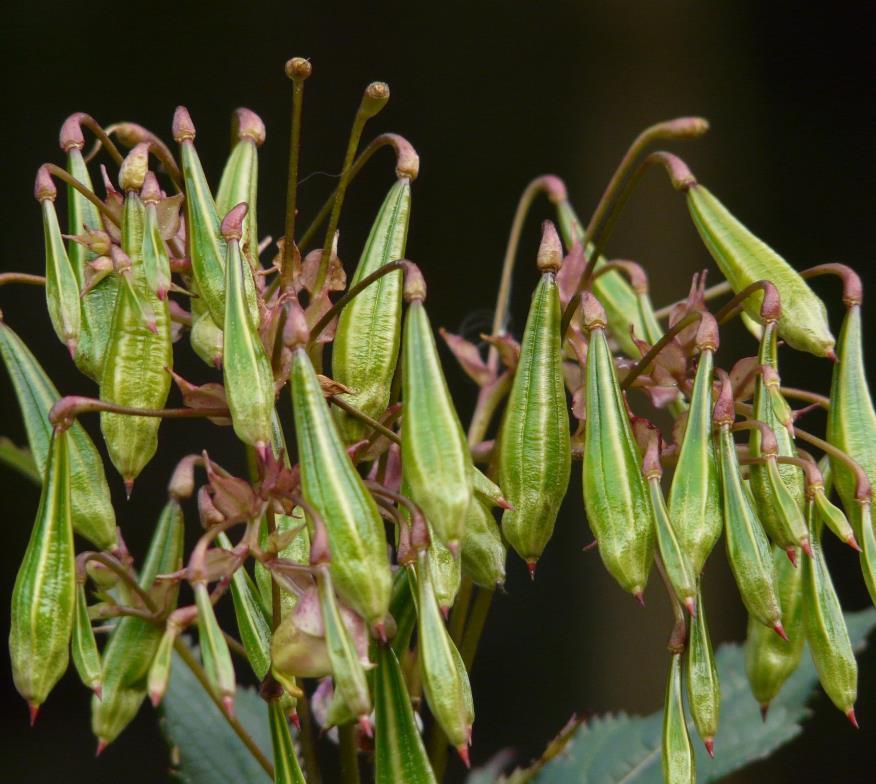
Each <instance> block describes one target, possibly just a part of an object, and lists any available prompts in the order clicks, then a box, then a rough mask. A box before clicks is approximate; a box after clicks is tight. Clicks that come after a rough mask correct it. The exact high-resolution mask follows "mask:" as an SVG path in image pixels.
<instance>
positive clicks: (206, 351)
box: [189, 281, 225, 368]
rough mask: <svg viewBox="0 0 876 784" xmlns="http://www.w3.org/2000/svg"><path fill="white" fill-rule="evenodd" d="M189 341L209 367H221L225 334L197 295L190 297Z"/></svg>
mask: <svg viewBox="0 0 876 784" xmlns="http://www.w3.org/2000/svg"><path fill="white" fill-rule="evenodd" d="M192 283H194V281H192ZM193 288H196V287H193ZM193 293H194V294H197V291H196V290H195V291H193ZM189 343H190V344H191V346H192V349H193V350H194V352H195V354H197V355H198V356H199V357H200V358H201V359H202V360H204V362H206V363H207V364H208V365H210V367H215V368H221V367H222V357H223V354H224V353H225V336H224V335H223V334H222V330H221V329H220V328H219V327H217V326H216V323H215V322H214V321H213V319H212V317H211V316H210V313H209V311H208V310H207V306H206V305H204V303H203V302H202V301H201V298H200V297H199V296H197V297H193V298H192V329H191V332H189Z"/></svg>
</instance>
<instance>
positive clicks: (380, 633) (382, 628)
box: [374, 609, 447, 645]
mask: <svg viewBox="0 0 876 784" xmlns="http://www.w3.org/2000/svg"><path fill="white" fill-rule="evenodd" d="M442 611H443V609H442ZM444 617H445V618H446V617H447V616H446V615H445V616H444ZM374 635H375V636H376V637H377V639H378V640H380V642H381V643H382V644H383V645H386V643H387V641H388V638H387V636H386V624H385V623H384V622H383V621H378V622H377V623H375V624H374Z"/></svg>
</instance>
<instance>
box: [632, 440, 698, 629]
mask: <svg viewBox="0 0 876 784" xmlns="http://www.w3.org/2000/svg"><path fill="white" fill-rule="evenodd" d="M642 475H643V476H644V477H645V481H646V482H647V483H648V492H649V495H650V498H651V514H652V517H653V520H654V531H655V533H656V539H657V548H658V550H659V551H660V557H661V558H662V559H663V566H664V568H665V569H666V575H667V577H669V582H670V584H671V585H672V589H673V591H674V592H675V595H676V597H677V598H678V601H679V602H681V603H682V604H683V605H684V606H685V607H686V608H687V610H688V612H689V613H690V614H691V615H696V594H697V584H696V578H695V577H694V574H693V570H692V569H691V566H690V562H689V561H688V558H687V554H686V553H685V552H684V550H682V548H681V544H680V543H679V539H678V536H677V535H676V533H675V525H674V523H673V521H672V520H670V519H669V512H668V511H667V509H666V501H665V499H664V498H663V490H662V488H661V487H660V478H661V477H662V476H663V469H662V468H661V466H660V441H659V437H658V436H656V435H655V436H653V437H652V438H651V439H650V441H649V443H648V448H647V450H646V452H645V457H644V460H643V462H642Z"/></svg>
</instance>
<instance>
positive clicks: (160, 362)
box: [100, 193, 173, 494]
mask: <svg viewBox="0 0 876 784" xmlns="http://www.w3.org/2000/svg"><path fill="white" fill-rule="evenodd" d="M144 217H145V211H144V208H143V203H142V202H141V201H140V199H139V197H138V196H137V195H136V194H134V193H129V194H128V195H127V197H126V198H125V209H124V217H123V219H122V245H123V250H124V252H125V253H126V254H127V255H128V256H129V257H130V259H131V265H132V272H133V282H132V283H133V287H134V288H135V290H136V294H135V293H134V292H132V290H131V287H130V286H123V287H122V290H121V291H120V293H119V297H118V300H117V301H116V309H115V312H114V313H113V323H112V328H111V333H112V339H111V340H110V343H109V345H108V347H107V352H106V357H105V359H104V367H103V376H102V377H101V381H100V397H101V400H105V401H107V402H109V403H116V404H119V405H123V406H132V407H136V408H162V407H163V406H164V403H165V402H166V400H167V396H168V394H169V392H170V380H171V379H170V374H169V373H168V372H167V370H166V368H167V369H169V368H172V367H173V346H172V339H171V329H170V312H169V310H168V307H167V302H162V301H161V300H159V299H158V298H157V297H156V296H155V294H154V293H153V292H152V291H150V290H149V287H148V286H147V285H146V278H145V273H144V270H143V261H142V247H143V229H144ZM137 295H139V297H141V298H142V299H143V300H144V301H145V302H146V303H147V304H148V305H149V307H150V309H151V310H152V312H153V313H154V316H155V323H154V331H153V329H150V328H149V326H147V325H146V324H144V323H143V320H142V317H141V312H140V307H139V305H138V302H137ZM160 425H161V419H160V418H159V417H135V416H126V415H121V414H110V413H106V412H102V413H101V415H100V427H101V430H102V431H103V437H104V440H105V441H106V445H107V449H108V450H109V454H110V459H111V460H112V462H113V465H114V466H115V467H116V469H117V470H118V472H119V473H120V474H121V475H122V479H123V480H124V481H125V487H126V490H127V491H128V494H130V491H131V489H132V487H133V483H134V480H135V479H136V478H137V476H138V475H139V474H140V472H141V471H142V470H143V468H144V467H145V466H146V464H147V463H148V462H149V461H150V460H151V459H152V456H153V455H154V454H155V452H156V450H157V449H158V428H159V427H160Z"/></svg>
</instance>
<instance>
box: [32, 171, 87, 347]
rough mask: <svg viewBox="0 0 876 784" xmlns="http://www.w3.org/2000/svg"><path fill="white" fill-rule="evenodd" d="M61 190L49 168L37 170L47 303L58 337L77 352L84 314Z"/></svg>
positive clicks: (35, 193) (35, 192) (36, 186)
mask: <svg viewBox="0 0 876 784" xmlns="http://www.w3.org/2000/svg"><path fill="white" fill-rule="evenodd" d="M57 194H58V190H57V188H55V185H54V183H53V182H52V179H51V177H50V176H49V173H48V171H47V170H46V169H45V168H42V167H41V168H40V170H39V171H38V172H37V179H36V185H35V186H34V195H35V196H36V199H37V201H39V203H40V208H41V210H42V214H43V236H44V239H45V245H46V305H48V308H49V316H50V317H51V320H52V326H53V327H54V329H55V334H56V335H57V336H58V339H59V340H60V341H61V342H62V343H63V344H64V345H65V346H67V348H68V349H69V351H70V356H71V357H75V356H76V346H77V344H78V343H79V331H80V326H81V314H80V312H79V283H78V281H77V280H76V275H75V273H74V272H73V267H72V265H71V264H70V259H69V258H68V257H67V250H66V248H65V247H64V238H63V237H62V236H61V227H60V226H59V225H58V215H57V213H56V212H55V197H56V196H57Z"/></svg>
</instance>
